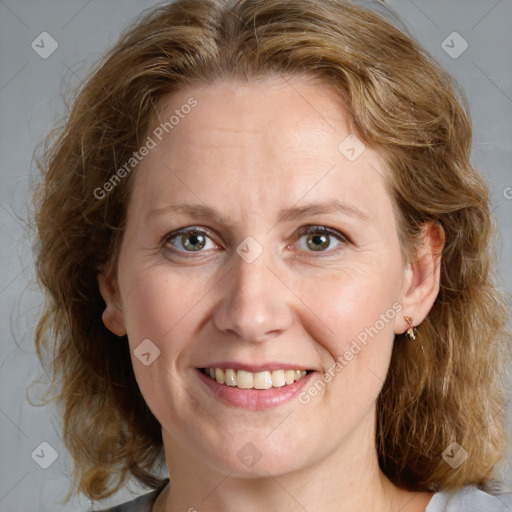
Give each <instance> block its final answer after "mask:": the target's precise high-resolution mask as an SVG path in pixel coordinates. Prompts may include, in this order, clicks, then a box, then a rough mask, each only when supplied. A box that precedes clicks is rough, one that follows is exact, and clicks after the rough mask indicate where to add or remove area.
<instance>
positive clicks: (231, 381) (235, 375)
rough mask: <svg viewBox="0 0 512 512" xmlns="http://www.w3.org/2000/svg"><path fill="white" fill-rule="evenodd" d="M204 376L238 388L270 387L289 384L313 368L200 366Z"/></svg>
mask: <svg viewBox="0 0 512 512" xmlns="http://www.w3.org/2000/svg"><path fill="white" fill-rule="evenodd" d="M199 370H200V371H201V372H203V373H204V374H205V375H206V376H208V377H210V379H212V380H214V381H216V382H217V383H218V384H222V385H224V386H229V387H237V388H238V389H270V388H281V387H283V386H290V385H291V384H293V383H294V382H297V381H299V380H301V379H302V378H303V377H305V376H306V375H308V374H309V373H311V372H312V371H313V370H288V369H287V370H284V369H282V370H272V371H270V370H267V371H262V372H249V371H246V370H235V369H232V368H227V369H225V370H224V369H222V368H200V369H199Z"/></svg>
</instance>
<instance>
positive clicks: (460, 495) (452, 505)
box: [99, 478, 512, 512]
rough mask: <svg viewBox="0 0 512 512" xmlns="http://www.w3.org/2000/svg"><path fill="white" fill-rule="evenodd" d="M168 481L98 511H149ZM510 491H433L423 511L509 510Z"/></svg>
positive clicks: (470, 488) (473, 489) (510, 506)
mask: <svg viewBox="0 0 512 512" xmlns="http://www.w3.org/2000/svg"><path fill="white" fill-rule="evenodd" d="M168 482H169V479H168V478H166V479H165V482H164V483H163V484H162V486H161V487H159V488H158V489H155V490H154V491H153V492H150V493H147V494H144V495H142V496H139V497H138V498H135V499H134V500H131V501H127V502H126V503H122V504H121V505H116V506H115V507H112V508H109V509H106V510H101V511H99V512H151V509H152V508H153V504H154V503H155V501H156V498H157V497H158V495H159V494H160V493H161V492H162V491H163V489H164V487H165V486H166V485H167V483H168ZM511 511H512V493H510V494H501V495H492V494H488V493H486V492H484V491H482V490H480V489H478V488H477V487H476V486H474V485H468V486H466V487H462V488H461V489H457V490H455V491H440V492H437V493H435V494H434V495H433V496H432V498H431V500H430V503H429V504H428V506H427V508H426V509H425V512H511Z"/></svg>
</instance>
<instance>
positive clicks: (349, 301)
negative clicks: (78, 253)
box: [101, 77, 414, 475]
mask: <svg viewBox="0 0 512 512" xmlns="http://www.w3.org/2000/svg"><path fill="white" fill-rule="evenodd" d="M192 98H193V99H192ZM187 104H188V105H195V106H193V107H191V108H188V107H184V105H187ZM176 110H177V111H178V112H175V111H176ZM172 115H175V118H174V119H173V121H171V123H172V126H171V125H170V124H168V125H167V130H168V132H169V133H166V132H165V130H164V131H163V135H162V133H160V132H162V128H160V131H158V130H157V131H156V132H154V133H157V134H159V136H155V135H154V133H153V134H152V133H150V136H151V137H152V138H153V140H154V142H158V144H156V146H155V147H154V148H152V149H149V151H148V154H147V155H146V156H145V157H143V159H142V162H141V163H140V165H139V167H138V168H137V170H136V174H135V176H133V179H134V182H133V183H132V185H133V196H132V198H131V202H130V204H129V207H128V217H127V226H126V231H125V234H124V239H123V242H122V247H121V250H120V257H119V262H118V268H117V277H116V279H114V280H112V281H111V286H112V289H113V290H114V294H115V297H116V302H117V306H112V304H110V305H109V307H108V308H107V312H106V314H105V316H104V319H105V323H106V324H107V325H109V326H110V327H111V328H113V330H116V331H117V332H118V333H124V331H126V333H127V334H128V340H129V346H130V352H131V355H132V362H133V368H134V371H135V375H136V378H137V382H138V384H139V386H140V390H141V392H142V394H143V396H144V398H145V400H146V402H147V404H148V406H149V407H150V409H151V410H152V412H153V413H154V415H155V416H156V418H157V419H158V420H159V422H160V423H161V425H162V429H163V430H162V432H163V437H164V442H165V447H166V452H167V453H169V452H172V453H180V454H182V456H186V457H188V458H189V460H191V461H192V460H193V461H196V463H197V464H204V465H205V466H206V467H209V468H210V469H216V470H218V471H221V472H224V473H228V472H231V474H232V475H237V474H239V475H249V474H251V475H267V474H268V473H267V472H270V473H271V474H272V475H277V474H282V473H285V472H289V471H292V470H295V469H300V468H304V467H306V466H308V465H311V464H314V463H316V462H318V461H320V460H321V459H323V458H324V459H325V458H328V457H331V456H333V455H336V454H337V453H338V454H339V453H340V450H343V453H345V454H346V453H347V451H350V450H352V452H353V453H354V456H355V457H361V456H363V455H362V451H361V449H362V448H363V449H366V448H367V447H373V446H374V426H375V401H376V398H377V396H378V394H379V391H380V390H381V388H382V385H383V381H384V378H385V376H386V372H387V369H388V365H389V361H390V355H391V350H392V346H393V339H394V334H395V333H398V332H403V331H404V330H405V329H406V328H407V325H406V324H405V323H404V320H403V315H411V313H412V315H411V316H414V311H410V310H406V309H407V295H408V290H409V288H410V287H411V285H412V283H413V270H411V268H410V267H409V266H408V265H406V264H405V262H404V259H403V256H402V253H401V249H400V245H399V239H398V235H397V225H396V222H395V218H394V214H393V207H392V201H391V199H390V196H389V195H388V193H387V191H386V188H385V184H384V175H385V171H384V168H383V164H382V161H381V159H380V157H379V156H378V154H377V153H376V152H375V151H373V150H371V149H369V148H364V146H362V144H361V142H360V141H359V140H358V139H357V138H356V137H355V136H353V135H350V136H349V133H350V130H349V128H348V126H347V119H346V116H345V115H344V113H343V110H342V108H341V105H340V101H339V100H338V99H337V97H336V95H335V94H334V93H333V92H331V91H330V89H328V88H327V87H326V86H324V85H318V84H314V83H313V82H308V81H306V80H300V79H286V80H285V79H284V78H277V77H275V78H268V79H266V80H264V81H259V82H251V84H250V85H247V84H245V85H244V84H242V83H238V82H235V81H225V82H220V81H219V82H214V83H213V84H211V85H209V86H207V87H197V88H189V89H187V90H184V91H181V92H179V93H177V94H175V95H173V96H172V97H169V98H168V101H167V103H166V106H165V109H164V110H163V111H162V112H161V120H162V122H165V121H169V119H170V118H171V116H172ZM176 116H177V117H176ZM178 118H179V121H178V122H177V121H176V119H178ZM170 126H171V128H169V127H170ZM155 128H158V126H157V124H155ZM159 137H161V139H162V140H161V141H160V139H159ZM347 137H348V138H347ZM149 145H150V146H153V144H151V143H149ZM142 152H144V153H145V151H142ZM142 152H141V153H142ZM183 205H187V208H181V207H182V206H183ZM313 205H314V206H313ZM178 206H180V209H179V208H178ZM192 206H193V207H194V208H192ZM207 209H208V210H207ZM212 212H213V213H212ZM308 226H309V231H310V233H307V232H306V231H307V230H308ZM178 231H179V233H178ZM101 286H102V293H103V294H104V296H106V295H107V294H108V292H106V291H105V290H106V286H105V284H104V283H103V284H102V285H101ZM109 286H110V285H109ZM107 302H111V301H109V300H107ZM112 326H113V327H112ZM148 340H149V341H148ZM204 368H218V369H219V370H217V372H216V373H217V374H218V376H219V380H220V381H221V382H220V383H219V382H217V381H214V380H213V379H212V378H211V377H210V376H207V375H205V373H204V372H203V371H202V369H204ZM226 370H231V371H226ZM283 370H288V371H283ZM291 370H308V371H310V372H309V373H307V374H306V376H304V377H301V378H300V379H299V380H297V381H294V383H293V384H288V383H287V382H291V381H292V380H293V379H294V378H295V377H296V376H298V374H295V372H292V371H291ZM266 371H268V372H269V373H265V372H266ZM272 372H274V373H272ZM329 375H330V376H331V377H330V378H329ZM322 376H324V377H323V378H322ZM223 379H228V380H229V384H230V385H228V383H222V380H223ZM235 383H236V385H234V384H235ZM315 383H316V384H315ZM283 384H284V385H283ZM251 385H252V386H257V387H260V388H261V387H263V388H265V387H267V386H269V385H272V388H270V389H260V390H257V389H250V388H251ZM365 453H366V451H365ZM170 456H171V457H172V455H170ZM352 460H354V459H352Z"/></svg>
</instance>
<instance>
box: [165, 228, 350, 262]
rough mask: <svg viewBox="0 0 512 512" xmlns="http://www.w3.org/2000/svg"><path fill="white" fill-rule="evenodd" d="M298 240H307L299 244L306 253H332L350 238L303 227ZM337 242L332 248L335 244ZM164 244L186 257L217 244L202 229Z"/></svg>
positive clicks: (181, 233) (184, 231)
mask: <svg viewBox="0 0 512 512" xmlns="http://www.w3.org/2000/svg"><path fill="white" fill-rule="evenodd" d="M297 235H298V240H299V242H300V241H301V239H302V238H305V245H303V244H300V243H298V244H297V245H298V246H299V249H301V250H304V251H306V252H310V253H311V252H317V253H320V252H321V253H331V252H333V251H335V249H336V248H338V247H339V246H343V245H345V244H347V243H348V241H349V240H348V238H347V237H346V236H345V235H343V234H342V233H340V232H338V231H336V230H334V229H330V228H327V227H325V226H314V225H310V226H303V227H302V228H300V229H299V231H298V233H297ZM334 241H335V242H337V245H335V247H332V245H333V242H334ZM164 244H165V246H167V247H168V249H169V250H170V251H171V252H174V253H177V254H180V255H184V254H185V253H192V252H196V253H201V252H205V250H207V249H215V248H216V247H217V244H215V243H214V242H213V241H212V239H211V237H210V236H209V235H208V232H207V231H205V230H204V229H200V228H183V229H181V230H179V231H177V232H173V233H170V234H169V235H167V236H165V237H164Z"/></svg>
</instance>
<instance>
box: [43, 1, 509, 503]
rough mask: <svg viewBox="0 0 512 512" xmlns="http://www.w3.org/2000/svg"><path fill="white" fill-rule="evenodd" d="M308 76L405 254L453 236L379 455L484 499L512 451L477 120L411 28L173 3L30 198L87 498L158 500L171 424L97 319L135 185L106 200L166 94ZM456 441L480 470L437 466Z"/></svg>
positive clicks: (107, 63) (115, 73)
mask: <svg viewBox="0 0 512 512" xmlns="http://www.w3.org/2000/svg"><path fill="white" fill-rule="evenodd" d="M276 75H279V76H285V77H286V76H303V77H310V78H312V79H318V80H319V81H321V82H323V83H326V84H328V85H329V86H330V87H331V88H332V89H333V90H334V91H335V92H336V93H337V96H338V97H339V100H340V108H343V109H344V111H345V112H346V114H347V115H348V117H349V120H350V124H351V129H352V131H353V133H355V134H356V135H357V136H358V137H359V138H360V139H361V140H362V141H363V142H364V143H365V144H366V145H367V146H369V147H372V148H375V149H376V150H378V151H379V153H380V155H381V157H382V159H383V161H384V162H385V165H386V170H387V175H388V176H387V177H386V179H387V187H388V190H389V193H390V196H391V198H392V200H393V204H394V207H395V210H396V218H397V221H398V231H399V236H400V242H401V245H402V248H403V250H404V254H413V253H412V250H413V249H414V247H415V246H417V244H418V243H420V242H419V240H420V235H421V233H422V228H423V227H424V226H426V225H428V224H431V225H434V224H435V225H437V226H440V227H442V230H443V231H444V235H445V245H444V249H443V251H442V261H441V278H440V291H439V294H438V296H437V298H436V300H435V303H434V305H433V307H432V309H431V311H430V312H429V314H428V316H427V318H426V319H425V321H424V322H423V323H422V324H421V325H420V326H419V328H418V334H417V340H416V342H414V343H412V342H408V341H407V340H406V337H405V336H404V335H397V336H396V338H395V343H394V348H393V353H392V359H391V364H390V367H389V371H388V374H387V378H386V380H385V383H384V385H383V388H382V391H381V393H380V395H379V398H378V402H377V434H376V440H375V441H376V448H377V453H378V457H379V464H380V467H381V470H382V471H383V472H384V474H385V475H386V476H387V477H388V478H389V479H390V480H391V481H392V482H393V483H394V484H395V485H396V486H398V487H400V488H404V489H408V490H416V491H425V490H439V489H441V488H442V489H455V488H459V487H462V486H464V485H469V484H476V485H479V486H485V485H486V484H488V483H489V482H490V481H491V480H492V479H493V478H495V477H496V475H495V467H496V465H497V464H498V462H499V461H500V459H502V458H503V453H504V449H505V446H506V442H507V440H506V432H505V421H504V418H505V416H504V414H505V413H504V405H505V401H506V388H505V385H504V381H505V375H506V373H505V372H506V364H505V361H506V360H507V359H508V358H509V357H510V333H509V331H507V328H506V315H507V310H508V306H507V302H506V300H505V297H504V295H503V294H502V293H501V292H500V291H499V290H498V287H497V284H496V282H495V277H494V265H495V255H494V250H493V243H492V242H493V241H494V239H493V236H494V234H495V233H496V226H495V220H494V217H493V216H492V214H491V211H490V208H489V191H488V187H487V184H486V182H485V180H484V178H483V177H482V176H481V175H480V174H479V173H478V172H477V170H476V169H475V168H474V167H473V166H472V164H471V162H470V150H471V139H472V128H471V120H470V114H469V107H468V105H467V101H466V99H465V97H464V94H463V92H462V91H461V90H460V88H459V86H458V85H457V84H456V82H455V81H454V80H453V79H452V78H451V77H450V75H449V74H448V73H446V72H445V71H444V70H442V69H441V68H440V66H439V65H438V64H437V63H436V62H435V61H434V59H433V58H432V57H431V56H430V55H429V54H428V53H427V52H426V51H425V50H424V49H422V48H421V47H420V46H419V45H418V44H417V43H416V42H415V40H414V39H413V37H412V36H411V35H410V34H408V33H407V32H406V31H404V30H403V29H398V28H396V26H395V25H394V24H393V23H391V22H389V21H387V20H386V19H385V17H383V16H382V15H380V14H379V13H377V12H375V11H372V10H371V9H367V8H366V7H363V6H361V5H357V4H354V3H352V2H349V1H344V0H260V1H257V0H238V1H230V0H226V1H218V0H217V1H215V0H177V1H174V2H172V3H168V4H160V5H158V6H156V7H154V8H152V9H151V10H149V11H148V12H145V13H144V16H143V17H141V18H140V19H139V20H138V21H136V22H135V24H133V25H132V26H131V27H129V28H128V29H127V30H126V31H125V32H124V33H123V34H122V35H121V37H120V39H119V40H118V42H117V43H116V44H115V46H114V47H113V48H112V49H111V50H110V51H109V52H108V53H107V54H106V55H105V56H104V57H103V59H102V60H101V62H99V63H98V64H97V66H96V68H95V70H94V72H93V73H92V74H91V76H90V78H89V79H88V80H87V82H86V83H85V84H84V85H83V86H82V87H81V89H80V91H79V92H78V94H77V97H76V100H75V101H74V103H73V105H72V107H71V109H70V111H69V113H68V117H67V120H66V122H65V124H64V126H63V127H61V129H60V131H58V133H57V135H52V136H51V137H49V139H48V142H47V144H46V146H45V148H44V152H43V155H42V157H41V158H40V160H39V167H40V169H41V172H42V175H43V176H42V179H41V180H40V183H39V184H38V186H37V188H36V190H35V191H34V198H33V205H34V210H35V212H34V223H35V227H36V230H37V236H36V244H35V253H36V254H35V256H36V271H37V276H38V279H39V282H40V284H41V286H42V288H43V289H44V291H45V302H44V310H43V311H42V314H41V317H40V319H39V322H38V325H37V329H36V333H35V343H36V348H37V354H38V357H39V358H40V360H41V363H42V365H43V367H44V368H45V369H49V370H50V372H51V380H50V382H49V386H48V390H47V393H46V395H45V396H47V395H48V393H50V392H52V393H53V394H52V396H51V400H52V401H56V402H57V404H58V405H59V407H60V408H61V411H60V413H61V415H62V422H63V423H62V428H63V442H64V444H65V446H66V448H67V449H68V451H69V453H70V454H71V456H72V457H73V460H74V468H73V476H74V480H75V482H76V483H77V484H76V485H77V487H78V490H79V491H81V492H83V493H84V494H85V495H87V496H88V497H89V498H91V499H95V500H96V499H102V498H105V497H108V496H110V495H112V494H113V493H115V492H116V491H118V490H119V489H120V488H121V486H123V485H124V484H125V483H126V481H127V479H128V478H129V477H130V476H131V475H133V476H134V477H135V478H136V479H137V480H138V481H139V482H140V483H142V484H143V485H145V486H148V487H151V488H156V487H158V486H159V485H161V484H162V483H163V480H162V479H161V478H160V477H159V476H158V475H157V474H156V472H155V469H156V468H160V465H161V464H162V462H163V460H164V455H163V445H162V436H161V427H160V424H159V422H158V421H157V419H156V418H155V417H154V415H153V414H152V412H151V411H150V410H149V408H148V406H147V405H146V403H145V401H144V399H143V397H142V395H141V393H140V390H139V388H138V385H137V382H136V380H135V377H134V372H133V369H132V365H131V359H130V354H129V349H128V345H127V344H126V343H124V341H125V340H124V339H123V338H121V339H120V338H119V337H117V336H115V335H114V334H112V333H111V332H110V331H109V330H108V329H107V328H106V327H105V326H104V324H103V322H102V312H103V310H104V308H105V303H104V301H103V299H102V297H101V295H100V293H99V289H98V284H97V274H98V273H99V271H100V270H99V269H107V270H106V273H110V272H114V271H115V266H116V261H117V255H118V251H119V247H120V244H121V241H122V235H123V230H124V227H125V222H126V208H127V204H128V201H129V199H130V184H131V182H132V177H133V173H128V175H126V177H124V179H122V180H118V181H119V182H118V183H116V184H115V186H113V187H110V189H111V190H110V191H109V193H108V194H102V195H103V197H101V198H97V196H98V194H97V193H96V194H95V191H97V190H98V188H101V187H103V186H104V184H105V183H106V182H107V181H108V180H109V179H110V178H111V176H112V175H113V174H114V173H115V170H116V169H118V167H119V166H120V165H122V164H123V163H125V162H127V161H128V160H129V159H130V158H131V157H132V156H133V153H134V152H135V151H137V149H138V148H140V147H141V146H142V145H143V144H144V142H145V141H146V139H147V137H148V133H149V130H150V128H151V126H152V124H153V123H155V121H156V120H157V119H158V112H159V108H160V107H161V106H162V104H163V101H164V100H165V99H166V98H167V97H168V95H170V94H172V93H173V92H176V91H178V90H184V89H186V88H187V87H190V86H192V85H197V84H207V83H211V82H212V81H215V80H242V81H245V82H247V83H250V82H251V81H254V80H257V79H260V78H265V77H268V76H276ZM452 442H457V443H458V444H459V445H461V446H462V447H463V448H464V449H465V450H466V451H467V452H468V458H467V460H466V461H465V462H464V464H462V465H461V466H460V467H459V468H457V469H456V470H454V469H452V467H450V466H449V465H448V464H447V463H446V462H445V461H444V460H443V459H442V457H441V455H442V454H443V452H444V450H445V449H446V448H447V447H448V446H449V445H450V444H451V443H452Z"/></svg>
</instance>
